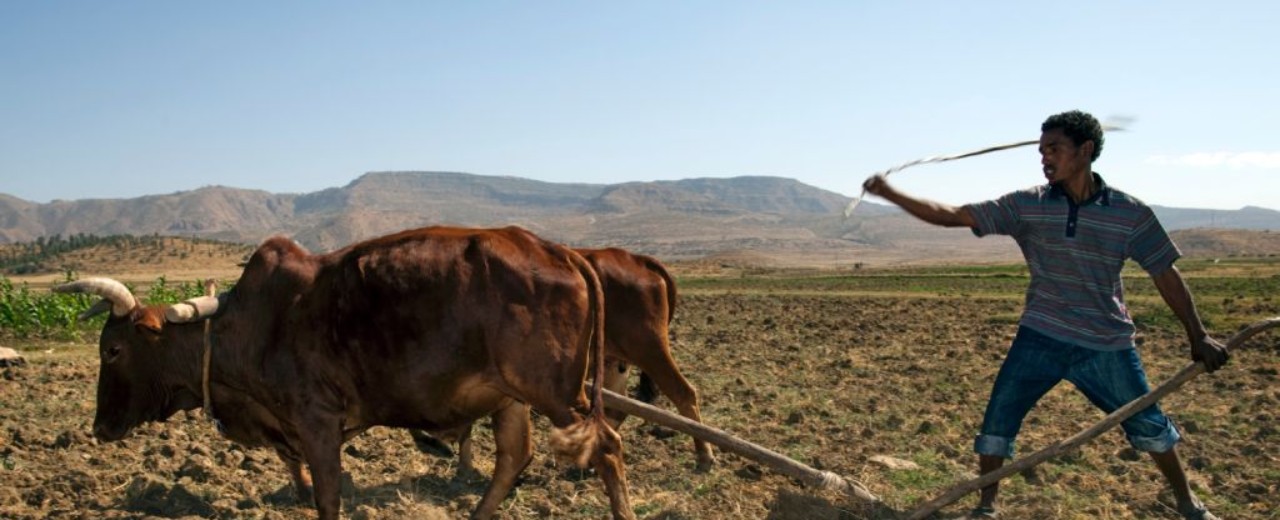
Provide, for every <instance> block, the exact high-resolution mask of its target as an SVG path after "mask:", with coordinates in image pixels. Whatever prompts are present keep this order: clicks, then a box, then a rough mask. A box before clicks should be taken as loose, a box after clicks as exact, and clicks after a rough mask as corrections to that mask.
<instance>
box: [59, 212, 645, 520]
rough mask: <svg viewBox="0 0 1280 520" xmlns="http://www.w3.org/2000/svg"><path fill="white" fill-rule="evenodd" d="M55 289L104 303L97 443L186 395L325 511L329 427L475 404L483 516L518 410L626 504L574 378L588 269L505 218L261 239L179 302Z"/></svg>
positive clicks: (527, 444)
mask: <svg viewBox="0 0 1280 520" xmlns="http://www.w3.org/2000/svg"><path fill="white" fill-rule="evenodd" d="M58 290H59V291H63V292H68V291H79V292H92V293H96V294H99V295H102V296H104V298H105V299H107V300H109V301H110V302H111V305H110V307H111V309H112V316H111V318H110V319H108V320H107V323H106V325H105V326H104V328H103V331H102V336H101V339H100V340H99V349H100V354H101V356H102V364H101V370H100V373H99V378H98V403H97V407H98V411H97V415H96V417H95V418H94V426H93V428H94V435H95V436H97V437H98V438H99V439H102V440H108V441H109V440H116V439H120V438H122V437H124V436H125V435H126V434H127V433H128V432H129V431H130V430H131V429H132V428H133V427H134V426H137V425H138V424H141V423H143V422H145V421H153V420H163V419H165V418H167V417H169V416H170V415H172V414H173V413H175V412H177V411H179V410H189V409H193V408H196V407H199V406H201V404H202V399H203V400H204V402H205V403H206V405H207V406H206V412H211V413H212V415H213V417H215V418H216V419H217V420H218V421H219V422H220V425H219V426H220V429H221V430H222V431H223V432H224V434H225V435H226V436H227V437H229V438H230V439H232V440H234V441H236V442H240V443H243V444H247V445H265V446H269V447H272V448H274V449H275V450H276V452H277V453H278V454H279V456H280V458H281V460H283V461H284V462H285V464H286V465H287V466H288V467H289V471H290V475H291V477H292V478H293V481H294V485H295V486H296V488H297V490H298V491H299V496H302V497H305V496H307V495H308V494H309V488H310V484H311V482H310V479H311V478H312V477H314V479H315V480H314V498H315V503H316V506H317V508H318V509H319V514H320V518H321V519H325V520H329V519H336V518H338V516H339V511H340V503H339V496H338V490H339V475H340V473H341V459H340V456H339V449H340V447H341V445H342V444H343V443H344V442H345V441H346V440H348V439H350V438H351V437H353V436H355V435H357V434H359V433H360V432H362V431H364V430H366V429H368V428H369V427H372V426H378V425H383V426H390V427H406V428H423V429H426V430H429V431H445V430H456V429H457V428H459V427H460V426H462V425H466V424H470V423H472V422H473V421H475V420H476V419H479V418H481V417H484V416H491V417H492V419H493V423H494V429H495V439H496V444H497V462H496V464H495V469H494V473H493V478H492V481H491V482H490V484H489V488H488V489H487V490H486V491H485V495H484V498H483V499H482V500H481V501H480V503H479V505H477V506H476V509H475V511H474V512H473V517H475V518H489V517H491V516H493V514H494V512H495V511H496V510H497V508H498V505H499V504H500V502H501V501H502V500H503V498H505V497H506V495H507V494H508V493H509V492H510V490H511V487H512V486H513V485H514V483H515V480H516V477H517V476H518V475H519V473H520V472H521V471H522V470H523V469H524V467H525V466H526V465H527V464H528V463H529V461H530V460H531V459H532V450H533V447H532V441H531V439H532V436H531V434H530V428H531V425H530V421H529V415H530V414H529V409H530V407H532V408H533V409H536V410H538V411H539V412H540V413H542V414H543V415H545V416H546V417H547V418H548V419H550V421H551V423H552V425H553V426H554V428H555V429H554V431H553V435H552V443H553V446H554V448H555V451H556V453H557V455H560V456H562V457H568V458H572V459H573V460H574V461H575V462H576V463H577V464H578V465H580V466H585V465H587V463H589V464H590V465H592V466H593V467H594V469H595V470H596V471H597V474H598V475H600V478H601V479H602V480H603V481H604V485H605V488H606V490H607V492H608V494H609V499H610V503H611V505H612V508H613V516H614V517H615V518H634V514H633V513H632V511H631V508H630V505H629V504H628V499H627V491H626V477H625V470H624V467H623V463H622V445H621V439H620V438H619V437H618V435H617V433H616V432H615V431H614V430H613V429H612V428H610V427H609V425H608V424H607V421H606V419H605V417H604V413H603V403H602V399H601V395H600V392H598V391H597V392H594V395H593V397H592V399H591V400H590V402H588V400H587V396H586V392H585V391H584V387H585V385H584V380H585V377H586V375H587V368H588V358H591V359H593V360H595V362H594V363H593V367H594V372H595V377H596V378H599V377H601V375H600V374H601V372H603V371H604V362H603V350H604V342H603V341H602V339H603V326H604V315H603V312H604V309H603V305H601V303H602V298H603V293H602V292H601V288H600V285H599V280H598V279H597V277H596V275H595V273H594V271H593V270H592V268H591V266H590V265H589V264H588V263H587V262H586V261H585V260H584V259H583V258H582V256H580V255H578V254H577V253H575V252H573V251H572V250H570V249H567V248H565V247H563V246H559V245H556V244H553V243H550V242H547V241H544V240H542V239H540V238H538V237H536V236H534V235H533V234H532V233H529V232H528V231H525V230H523V229H520V228H515V227H509V228H504V229H495V230H472V229H456V228H426V229H419V230H411V231H405V232H402V233H399V234H395V235H390V236H386V237H382V238H377V239H374V240H370V241H368V242H363V243H359V244H355V245H352V246H349V247H347V248H345V249H342V250H339V251H335V252H333V253H329V254H322V255H312V254H309V253H307V252H306V251H305V250H303V249H302V248H301V247H299V246H298V245H296V244H295V243H294V242H292V241H290V240H287V239H284V238H272V239H269V240H267V241H266V242H264V243H263V244H262V245H261V246H260V247H259V248H258V250H257V251H256V252H255V253H254V255H253V256H252V257H251V258H250V259H249V262H248V264H247V265H246V267H245V269H244V272H243V273H242V274H241V277H240V280H239V282H237V284H236V285H235V287H234V288H233V289H232V290H231V291H229V292H227V293H225V294H223V295H222V296H221V297H219V299H217V300H214V299H213V298H205V299H197V301H192V302H191V305H184V304H177V305H174V306H168V307H147V306H142V305H140V304H138V303H137V301H136V300H135V299H134V297H133V295H132V294H130V293H129V291H128V289H126V288H125V287H124V286H123V285H121V284H120V283H119V282H115V281H113V280H108V279H91V280H84V281H80V282H73V283H71V284H67V285H64V286H60V287H59V288H58ZM211 302H212V303H211ZM193 307H195V308H196V311H195V314H196V315H195V316H194V317H191V316H190V314H192V312H191V310H192V308H193ZM210 313H214V314H212V317H211V318H209V319H208V320H207V321H206V323H207V324H208V325H205V326H202V324H201V323H199V322H198V320H200V319H201V318H203V317H204V316H205V315H208V314H210ZM166 318H168V322H166ZM186 320H191V321H194V323H179V322H182V321H186ZM206 330H207V331H208V332H207V336H206V333H205V331H206ZM206 342H208V343H206ZM210 346H211V348H210ZM210 351H211V353H212V356H211V357H204V359H209V360H210V361H208V362H202V357H203V356H204V355H205V354H204V353H205V352H210ZM202 371H203V372H204V373H207V376H206V377H207V378H202ZM202 387H203V388H208V392H207V393H206V392H205V391H203V390H202ZM307 466H309V467H310V473H311V475H310V476H308V472H307Z"/></svg>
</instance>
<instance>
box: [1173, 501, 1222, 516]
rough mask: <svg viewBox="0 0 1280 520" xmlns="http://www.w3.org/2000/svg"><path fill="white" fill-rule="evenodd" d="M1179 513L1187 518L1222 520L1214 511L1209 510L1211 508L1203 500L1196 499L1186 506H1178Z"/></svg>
mask: <svg viewBox="0 0 1280 520" xmlns="http://www.w3.org/2000/svg"><path fill="white" fill-rule="evenodd" d="M1178 514H1180V515H1182V518H1185V519H1186V520H1220V519H1219V518H1218V517H1217V516H1215V515H1214V514H1213V513H1210V512H1209V508H1207V507H1205V506H1204V503H1203V502H1200V501H1199V500H1196V501H1195V502H1192V503H1190V504H1187V505H1185V506H1178Z"/></svg>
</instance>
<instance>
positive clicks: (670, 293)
mask: <svg viewBox="0 0 1280 520" xmlns="http://www.w3.org/2000/svg"><path fill="white" fill-rule="evenodd" d="M576 251H577V252H578V253H580V254H582V256H583V257H585V258H586V259H587V261H588V262H591V266H592V267H594V268H595V270H596V274H598V275H599V277H600V284H601V285H602V286H603V287H604V300H605V308H606V310H605V352H606V356H605V358H606V359H607V360H608V362H609V369H608V370H606V371H605V377H604V381H605V384H604V386H605V388H608V389H609V390H612V391H614V392H618V393H625V387H626V382H627V370H628V366H629V365H635V366H636V368H639V369H640V388H639V390H638V392H637V394H638V397H639V398H640V400H642V401H645V402H652V401H653V399H654V398H655V397H656V395H655V390H654V386H656V387H657V389H658V390H660V391H662V393H663V394H664V395H666V396H667V398H668V399H670V400H671V402H672V403H673V404H675V406H676V408H677V409H678V410H680V414H681V415H683V416H685V417H687V418H689V419H691V420H694V421H698V422H702V417H701V414H700V413H699V411H698V392H697V390H696V389H694V387H693V385H691V384H689V381H688V380H687V379H685V378H684V376H683V375H681V373H680V369H679V368H677V367H676V361H675V358H673V357H672V355H671V343H670V340H669V336H670V334H669V331H670V329H669V328H670V325H671V320H672V317H673V316H674V314H675V309H676V284H675V280H673V279H672V278H671V274H670V273H668V272H667V269H666V268H665V267H663V266H662V263H661V262H659V261H658V260H657V259H656V258H653V257H650V256H646V255H641V254H635V253H631V252H628V251H625V250H622V249H618V248H606V249H576ZM609 415H610V417H612V418H613V419H614V426H615V427H616V426H617V424H619V423H621V422H622V420H624V419H625V418H626V415H624V414H622V413H621V412H616V411H610V412H609ZM470 432H471V427H470V425H468V426H465V427H463V428H461V429H459V430H458V431H455V432H450V433H449V434H447V435H440V436H439V438H437V436H433V435H431V434H429V433H427V432H423V431H421V430H412V431H411V433H412V435H413V439H414V442H415V443H417V445H418V448H419V449H421V450H422V451H424V452H428V453H433V454H438V455H446V456H448V455H450V453H449V451H450V450H449V448H448V446H446V445H445V443H444V442H443V441H446V440H455V439H456V440H457V441H458V470H459V472H462V473H468V472H474V471H475V470H474V465H473V464H472V453H471V435H470ZM694 451H695V453H696V455H697V469H698V470H699V471H707V470H710V469H711V466H712V465H713V464H714V463H715V456H714V455H713V454H712V451H711V446H710V445H709V444H708V443H707V442H705V441H702V440H699V439H695V440H694Z"/></svg>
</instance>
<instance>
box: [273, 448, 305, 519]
mask: <svg viewBox="0 0 1280 520" xmlns="http://www.w3.org/2000/svg"><path fill="white" fill-rule="evenodd" d="M276 455H278V456H279V457H280V460H281V461H283V462H284V465H285V467H286V468H288V469H289V479H290V480H292V481H293V493H294V496H296V497H297V498H298V503H299V504H304V505H309V506H312V507H315V496H314V495H313V494H312V488H311V472H310V471H307V466H306V465H305V464H303V463H302V459H300V458H298V454H296V453H292V452H287V451H285V450H282V449H277V450H276Z"/></svg>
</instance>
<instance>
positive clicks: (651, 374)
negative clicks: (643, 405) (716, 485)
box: [632, 336, 716, 472]
mask: <svg viewBox="0 0 1280 520" xmlns="http://www.w3.org/2000/svg"><path fill="white" fill-rule="evenodd" d="M664 339H665V336H662V337H657V338H654V339H652V341H650V345H649V346H648V347H646V348H643V349H640V350H639V351H638V352H639V353H642V355H637V356H635V357H636V358H637V359H634V360H632V361H633V362H634V363H635V364H636V366H637V367H639V368H640V371H641V385H640V387H641V391H644V390H645V386H646V384H645V382H644V379H645V378H646V377H647V378H650V379H651V380H652V382H653V384H656V385H657V387H658V389H659V390H661V391H662V393H663V395H666V396H667V399H670V400H671V402H672V403H673V404H675V405H676V409H677V410H679V411H680V415H683V416H685V417H687V418H689V419H690V420H694V421H698V422H702V414H701V413H699V411H698V391H697V389H695V388H694V387H693V385H692V384H690V383H689V380H688V379H685V378H684V376H683V375H681V374H680V369H679V368H676V360H675V359H674V358H672V357H671V349H670V347H669V346H668V344H667V342H666V341H664ZM693 449H694V452H695V453H696V454H697V458H698V466H697V468H696V469H697V471H700V472H706V471H710V470H711V467H712V466H713V465H715V461H716V458H715V454H713V453H712V452H711V445H710V444H708V443H707V442H706V441H703V440H700V439H696V438H695V439H694V440H693Z"/></svg>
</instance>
